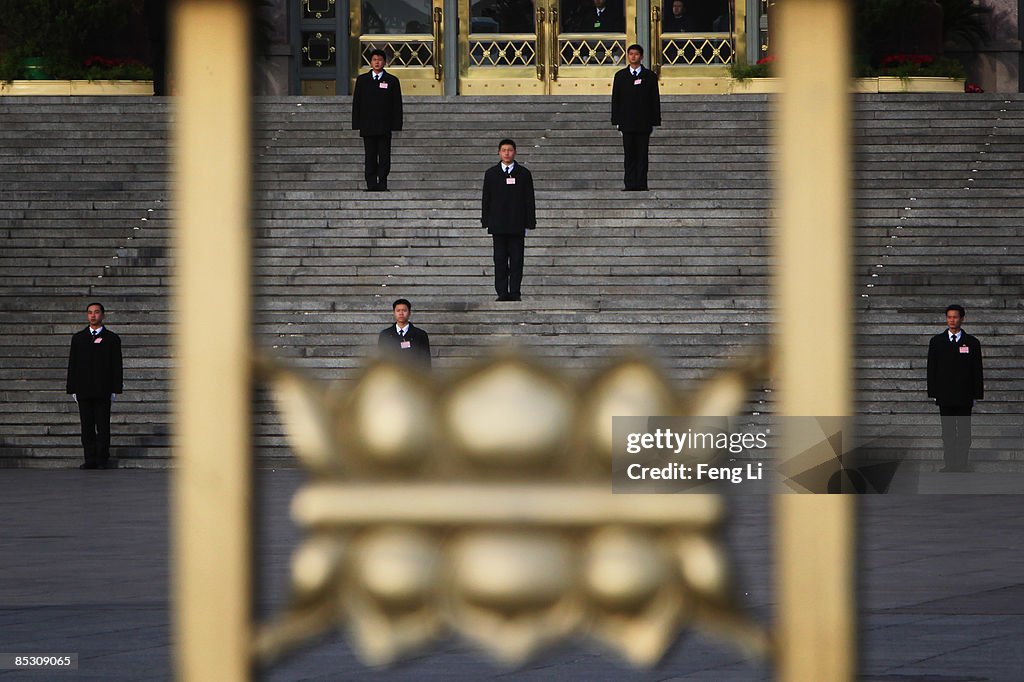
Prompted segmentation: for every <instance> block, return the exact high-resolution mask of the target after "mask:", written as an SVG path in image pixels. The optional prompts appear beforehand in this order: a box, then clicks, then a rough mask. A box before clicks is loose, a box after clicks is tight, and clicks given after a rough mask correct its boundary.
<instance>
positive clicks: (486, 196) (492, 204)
mask: <svg viewBox="0 0 1024 682" xmlns="http://www.w3.org/2000/svg"><path fill="white" fill-rule="evenodd" d="M512 178H513V179H514V180H515V184H513V185H510V184H508V182H507V180H508V178H507V176H506V175H505V173H504V171H502V170H501V164H500V163H497V164H495V165H493V166H491V167H490V168H488V169H487V172H485V173H484V193H483V200H482V201H481V203H480V224H481V225H483V226H484V228H485V229H486V230H487V231H488V232H489V233H491V234H520V235H521V234H524V233H525V232H526V230H532V229H534V228H536V227H537V202H536V200H535V198H534V195H533V175H532V174H531V173H530V171H529V170H527V169H526V166H523V165H521V164H520V163H519V162H518V161H517V162H515V165H513V166H512Z"/></svg>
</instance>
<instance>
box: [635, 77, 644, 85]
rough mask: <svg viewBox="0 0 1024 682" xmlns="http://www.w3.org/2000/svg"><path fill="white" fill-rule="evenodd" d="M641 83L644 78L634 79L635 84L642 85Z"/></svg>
mask: <svg viewBox="0 0 1024 682" xmlns="http://www.w3.org/2000/svg"><path fill="white" fill-rule="evenodd" d="M641 83H643V79H640V78H637V79H636V80H635V81H633V85H640V84H641Z"/></svg>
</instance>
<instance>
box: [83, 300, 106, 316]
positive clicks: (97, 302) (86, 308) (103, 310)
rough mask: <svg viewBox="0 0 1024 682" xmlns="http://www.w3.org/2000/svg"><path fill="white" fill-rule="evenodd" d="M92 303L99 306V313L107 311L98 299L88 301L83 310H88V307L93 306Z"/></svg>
mask: <svg viewBox="0 0 1024 682" xmlns="http://www.w3.org/2000/svg"><path fill="white" fill-rule="evenodd" d="M94 305H98V306H99V307H100V312H101V313H106V312H107V309H106V308H104V307H103V304H102V303H100V302H99V301H94V302H92V303H90V304H89V305H87V306H85V312H89V308H91V307H93V306H94Z"/></svg>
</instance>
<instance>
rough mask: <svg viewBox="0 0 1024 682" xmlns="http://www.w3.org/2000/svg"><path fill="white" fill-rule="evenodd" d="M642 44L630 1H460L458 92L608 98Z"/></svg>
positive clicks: (634, 11) (633, 6)
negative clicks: (633, 48) (629, 54)
mask: <svg viewBox="0 0 1024 682" xmlns="http://www.w3.org/2000/svg"><path fill="white" fill-rule="evenodd" d="M602 3H603V4H602ZM595 5H601V11H600V12H598V11H597V10H596V9H595ZM635 41H636V6H635V3H633V2H630V1H628V0H598V2H597V3H595V2H594V0H534V1H531V0H461V2H460V4H459V47H460V53H461V63H460V70H459V76H460V82H459V92H460V93H461V94H466V95H487V94H513V93H515V94H559V95H566V94H606V93H609V92H610V91H611V79H612V75H613V74H614V73H615V71H616V70H617V69H620V68H622V66H623V65H624V64H625V53H626V47H627V46H628V45H630V44H631V43H633V42H635Z"/></svg>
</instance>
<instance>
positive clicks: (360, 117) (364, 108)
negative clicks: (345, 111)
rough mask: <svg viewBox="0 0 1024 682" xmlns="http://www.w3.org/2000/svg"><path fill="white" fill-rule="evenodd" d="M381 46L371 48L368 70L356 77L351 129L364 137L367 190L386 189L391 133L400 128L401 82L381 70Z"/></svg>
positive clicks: (384, 58)
mask: <svg viewBox="0 0 1024 682" xmlns="http://www.w3.org/2000/svg"><path fill="white" fill-rule="evenodd" d="M386 61H387V56H386V55H385V54H384V51H383V50H373V51H371V52H370V70H369V71H367V72H366V73H364V74H363V75H361V76H359V77H358V78H356V88H355V92H353V93H352V129H353V130H358V131H359V136H360V137H362V138H363V153H364V156H363V175H364V176H365V178H366V191H367V192H387V191H388V173H389V172H391V133H393V132H395V131H398V130H401V129H402V85H401V83H399V81H398V78H396V77H395V76H392V75H391V74H390V73H388V72H386V71H385V70H384V64H385V62H386Z"/></svg>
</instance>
